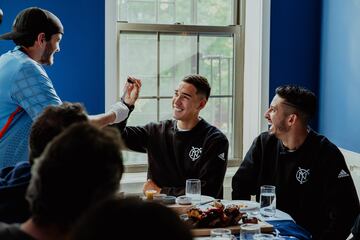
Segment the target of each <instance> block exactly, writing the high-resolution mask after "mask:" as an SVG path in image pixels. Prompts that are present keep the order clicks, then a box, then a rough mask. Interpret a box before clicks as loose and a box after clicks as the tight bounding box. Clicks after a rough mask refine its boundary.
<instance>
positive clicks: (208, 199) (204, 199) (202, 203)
mask: <svg viewBox="0 0 360 240" xmlns="http://www.w3.org/2000/svg"><path fill="white" fill-rule="evenodd" d="M179 197H185V195H182V196H179ZM179 197H177V198H176V203H178V199H179ZM214 199H215V198H213V197H211V196H206V195H201V200H200V202H199V203H196V204H199V205H207V204H208V203H207V202H209V201H213V200H214ZM204 203H206V204H204Z"/></svg>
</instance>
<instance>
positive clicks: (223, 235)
mask: <svg viewBox="0 0 360 240" xmlns="http://www.w3.org/2000/svg"><path fill="white" fill-rule="evenodd" d="M232 238H233V236H232V235H231V230H230V229H227V228H214V229H211V231H210V239H211V240H232Z"/></svg>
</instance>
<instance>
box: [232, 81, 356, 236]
mask: <svg viewBox="0 0 360 240" xmlns="http://www.w3.org/2000/svg"><path fill="white" fill-rule="evenodd" d="M315 109H316V98H315V95H314V94H313V93H312V92H310V91H309V90H307V89H304V88H301V87H298V86H291V85H285V86H281V87H278V88H277V89H276V95H275V97H274V98H273V100H272V102H271V104H270V107H269V109H268V110H267V111H266V113H265V118H266V119H267V120H268V122H269V125H270V128H269V131H268V132H264V133H262V134H260V135H259V136H258V137H257V138H256V139H255V140H254V142H253V144H252V146H251V147H250V149H249V151H248V152H247V154H246V156H245V159H244V161H243V162H242V164H241V165H240V168H239V169H238V171H237V172H236V174H235V175H234V177H233V179H232V188H233V192H232V198H233V199H249V198H250V195H255V194H256V195H257V196H259V190H260V186H261V185H274V186H276V197H277V198H276V200H277V202H276V203H277V208H278V209H280V210H283V211H285V212H287V213H289V214H290V215H291V216H292V217H293V218H294V220H295V221H296V223H297V224H299V225H301V226H303V227H305V228H306V229H307V230H308V231H309V232H310V233H311V234H312V236H313V239H327V240H328V239H337V240H339V239H346V237H347V236H348V235H349V233H350V229H351V226H352V224H353V222H354V220H355V218H356V216H357V214H358V213H359V199H358V196H357V193H356V189H355V186H354V183H353V180H352V178H351V175H350V172H349V170H348V168H347V165H346V163H345V159H344V157H343V155H342V154H341V152H340V150H339V149H338V148H337V147H336V146H335V145H334V144H333V143H331V142H330V141H329V140H328V139H327V138H326V137H324V136H321V135H319V134H318V133H316V132H314V131H313V130H311V129H310V128H309V127H308V122H309V119H310V118H311V117H312V116H313V115H314V114H315V111H316V110H315Z"/></svg>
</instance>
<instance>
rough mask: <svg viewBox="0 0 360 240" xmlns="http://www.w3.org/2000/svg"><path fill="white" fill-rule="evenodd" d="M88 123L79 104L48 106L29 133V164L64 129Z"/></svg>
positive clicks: (65, 103) (67, 103)
mask: <svg viewBox="0 0 360 240" xmlns="http://www.w3.org/2000/svg"><path fill="white" fill-rule="evenodd" d="M86 121H88V118H87V114H86V112H85V109H84V107H83V106H82V105H81V104H80V103H69V102H64V103H63V104H61V105H59V106H48V107H46V108H45V110H44V111H43V112H42V113H41V114H40V116H39V117H38V118H37V119H36V120H35V122H34V123H33V125H32V127H31V131H30V139H29V145H30V154H29V162H30V164H33V162H34V159H35V158H37V157H39V156H40V155H41V153H42V152H43V151H44V149H45V147H46V145H47V144H48V143H49V142H50V141H51V140H52V139H53V138H54V137H55V136H57V135H58V134H60V133H61V132H62V131H64V129H65V128H67V127H68V126H70V125H71V124H73V123H76V122H86Z"/></svg>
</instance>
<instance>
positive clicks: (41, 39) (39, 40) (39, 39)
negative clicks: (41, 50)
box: [35, 33, 46, 47]
mask: <svg viewBox="0 0 360 240" xmlns="http://www.w3.org/2000/svg"><path fill="white" fill-rule="evenodd" d="M35 42H36V43H37V44H38V46H40V47H43V46H45V45H46V37H45V33H39V34H38V35H37V38H36V41H35Z"/></svg>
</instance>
